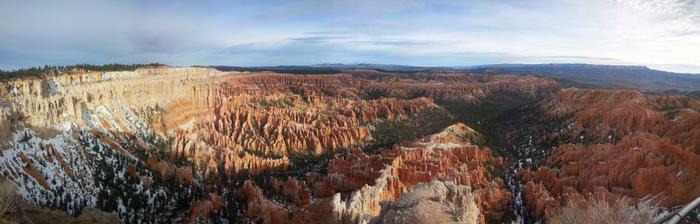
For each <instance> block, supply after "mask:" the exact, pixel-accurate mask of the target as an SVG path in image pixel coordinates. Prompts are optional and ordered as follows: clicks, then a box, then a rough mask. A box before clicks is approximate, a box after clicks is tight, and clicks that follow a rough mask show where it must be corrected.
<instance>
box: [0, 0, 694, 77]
mask: <svg viewBox="0 0 700 224" xmlns="http://www.w3.org/2000/svg"><path fill="white" fill-rule="evenodd" d="M0 15H2V19H0V69H15V68H20V67H26V66H36V65H44V64H52V65H60V64H75V63H94V64H103V63H149V62H160V63H166V64H171V65H181V66H186V65H239V66H261V65H306V64H317V63H382V64H405V65H420V66H466V65H477V64H492V63H597V64H641V65H648V66H650V67H653V68H659V69H663V70H670V71H678V72H694V73H700V1H698V0H586V1H573V0H535V1H517V0H507V1H506V0H504V1H497V0H489V1H487V0H484V1H440V0H431V1H426V0H423V1H414V0H404V1H399V0H385V1H369V0H367V1H365V0H340V1H322V0H316V1H311V0H301V1H279V0H278V1H265V2H263V1H252V0H251V1H178V2H177V3H175V4H172V3H170V1H70V0H68V1H31V0H30V1H20V0H16V1H15V0H1V1H0Z"/></svg>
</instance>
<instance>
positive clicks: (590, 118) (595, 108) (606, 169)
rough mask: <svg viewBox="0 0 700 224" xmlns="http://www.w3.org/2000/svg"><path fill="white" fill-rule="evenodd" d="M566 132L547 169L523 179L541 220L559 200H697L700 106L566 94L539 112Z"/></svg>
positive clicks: (664, 99) (559, 134) (623, 94)
mask: <svg viewBox="0 0 700 224" xmlns="http://www.w3.org/2000/svg"><path fill="white" fill-rule="evenodd" d="M541 108H542V109H543V111H545V113H547V116H550V117H553V118H559V119H561V118H563V119H564V120H565V122H566V124H565V126H566V127H565V128H562V129H560V130H558V131H555V132H553V133H549V134H547V135H545V136H543V137H542V139H540V141H541V142H550V143H551V142H568V144H561V145H559V146H557V147H556V149H555V150H554V151H553V152H552V154H551V155H550V156H549V158H548V159H547V160H546V162H545V164H543V165H544V166H542V167H540V168H539V169H537V170H533V171H523V172H521V173H520V176H521V180H522V181H523V183H524V184H525V196H526V200H527V204H528V205H529V206H530V208H531V210H532V211H533V213H534V214H536V215H538V216H542V215H545V213H547V212H548V211H549V208H551V207H559V206H561V202H562V199H566V198H569V197H576V196H577V195H595V196H598V197H602V198H604V199H607V200H610V201H614V200H617V199H619V198H620V197H629V198H632V199H638V200H641V201H645V202H648V203H650V204H652V205H658V206H664V207H670V206H677V205H683V204H685V203H688V202H689V201H691V200H693V199H694V198H695V197H697V196H700V189H698V187H697V186H700V182H699V181H700V176H699V175H700V151H699V150H700V129H699V128H697V127H699V126H700V113H698V111H699V110H700V101H699V100H697V99H695V98H691V97H685V96H652V95H645V94H642V93H639V92H634V91H612V90H581V89H564V90H561V91H559V92H558V93H556V94H555V95H554V96H553V97H552V98H550V99H549V100H546V101H544V102H543V103H542V104H541Z"/></svg>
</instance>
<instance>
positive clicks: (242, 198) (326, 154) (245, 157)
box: [0, 67, 558, 223]
mask: <svg viewBox="0 0 700 224" xmlns="http://www.w3.org/2000/svg"><path fill="white" fill-rule="evenodd" d="M0 85H1V86H2V88H0V107H2V108H1V109H2V113H1V114H0V128H2V130H3V131H1V132H0V139H1V140H2V142H1V145H0V146H1V149H2V150H1V151H0V172H2V174H3V175H4V176H8V177H9V178H10V179H11V180H12V181H13V182H14V183H16V185H17V187H18V188H17V189H18V193H19V194H20V195H21V196H22V197H23V198H24V199H25V200H26V201H27V202H29V203H32V204H35V205H40V206H45V207H50V208H54V209H61V210H65V211H67V212H68V213H70V214H73V215H78V214H79V213H80V212H81V211H82V209H83V208H85V207H96V208H98V209H101V210H105V211H108V212H116V213H117V214H118V215H119V217H120V218H122V219H123V220H124V221H125V222H127V223H136V222H139V221H141V222H156V223H162V222H165V223H172V222H197V221H203V220H209V221H212V220H215V221H220V222H225V221H240V220H241V219H245V220H259V221H264V222H269V223H279V222H309V220H328V222H346V223H348V222H349V223H354V222H363V221H364V222H369V221H371V220H372V218H373V217H375V216H377V215H379V213H380V211H381V204H380V202H381V201H383V200H389V201H393V200H396V199H398V198H400V195H401V194H402V193H403V192H406V191H409V190H410V189H411V188H412V187H413V186H416V185H418V184H421V183H429V182H432V181H433V180H440V181H449V182H452V183H454V184H455V185H460V186H467V187H469V188H470V194H471V195H472V196H473V197H474V203H475V205H476V207H477V208H478V209H479V211H478V212H476V211H474V213H473V214H478V215H477V216H478V218H477V221H478V222H486V221H490V220H499V219H500V217H501V216H502V213H503V212H504V211H505V209H506V207H507V205H508V204H509V203H510V202H509V200H510V196H509V195H510V193H509V192H508V191H507V190H505V188H504V187H503V183H502V181H500V179H499V178H496V177H494V176H493V175H492V174H491V169H493V168H494V167H499V166H500V165H501V164H502V163H503V161H502V159H500V158H499V157H495V156H493V155H492V153H491V151H490V150H489V149H488V148H484V147H478V146H476V145H474V144H473V143H472V142H471V141H470V140H469V139H470V138H471V136H473V135H475V133H476V132H475V131H474V130H472V129H471V128H469V127H466V126H465V125H461V124H456V125H453V126H450V127H449V128H447V129H444V131H443V132H440V133H438V134H433V133H435V132H436V131H437V132H439V130H441V129H443V128H444V127H445V126H447V125H443V124H454V116H453V114H450V113H449V112H448V111H447V110H446V109H444V108H443V107H442V106H440V103H445V102H449V103H464V104H470V103H477V102H478V101H479V100H480V99H481V98H484V97H489V96H492V95H504V94H505V95H507V94H511V95H522V96H526V97H538V96H542V95H544V94H546V93H548V92H551V91H552V89H555V88H557V86H558V84H557V83H556V82H554V81H552V80H548V79H540V78H536V77H530V76H477V75H464V74H461V75H459V74H432V73H430V74H429V73H425V74H417V75H415V76H407V75H393V74H385V73H379V74H374V73H372V74H370V73H368V72H366V71H348V72H346V73H343V74H338V75H288V74H276V73H268V72H258V73H245V72H242V73H239V72H220V71H217V70H214V69H208V68H172V67H155V68H143V69H137V70H136V71H129V72H76V73H71V74H63V75H60V76H51V77H46V78H26V79H16V80H4V81H2V82H1V83H0ZM441 125H443V126H441ZM426 126H430V127H426ZM395 127H402V128H395ZM404 132H405V133H408V134H404ZM397 133H398V134H397ZM392 134H393V135H392ZM426 134H433V135H428V136H427V137H420V136H423V135H426ZM416 137H419V138H418V139H416ZM397 142H398V144H396V143H397ZM363 150H364V151H363ZM326 158H331V159H329V161H325V160H324V159H326ZM307 160H308V161H312V162H316V163H318V164H321V165H319V166H318V167H312V168H306V167H305V164H306V162H307ZM318 160H321V161H320V162H319V161H318ZM358 166H363V167H364V170H360V168H363V167H358ZM300 167H301V168H300ZM286 172H290V173H291V172H294V173H301V174H299V175H295V176H294V177H289V176H284V175H282V174H285V173H286ZM268 176H269V177H273V176H274V178H268ZM302 177H303V178H302ZM256 178H257V179H264V180H266V182H265V183H266V184H265V185H262V186H260V183H259V182H255V181H253V180H250V181H246V180H247V179H256ZM267 192H271V193H273V194H275V195H281V196H280V198H283V199H284V200H281V199H279V198H269V197H266V196H265V195H264V194H263V193H267ZM344 195H350V197H349V198H348V197H345V196H344ZM153 214H158V215H153ZM290 214H291V215H290ZM470 214H471V213H470ZM470 217H471V216H470ZM316 222H323V221H316Z"/></svg>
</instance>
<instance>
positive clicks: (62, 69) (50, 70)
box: [0, 63, 164, 79]
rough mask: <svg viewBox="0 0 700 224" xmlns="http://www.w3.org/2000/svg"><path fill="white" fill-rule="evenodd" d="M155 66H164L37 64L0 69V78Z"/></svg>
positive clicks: (153, 65)
mask: <svg viewBox="0 0 700 224" xmlns="http://www.w3.org/2000/svg"><path fill="white" fill-rule="evenodd" d="M157 66H164V64H159V63H151V64H104V65H91V64H76V65H59V66H50V65H44V66H43V67H42V66H39V67H29V68H20V69H17V70H13V71H5V70H0V79H11V78H23V77H44V76H53V75H59V74H63V73H66V72H68V71H72V70H85V71H99V72H109V71H134V70H136V69H137V68H142V67H157Z"/></svg>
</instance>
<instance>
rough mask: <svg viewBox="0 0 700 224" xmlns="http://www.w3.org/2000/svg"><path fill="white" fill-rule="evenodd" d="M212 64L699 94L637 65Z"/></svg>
mask: <svg viewBox="0 0 700 224" xmlns="http://www.w3.org/2000/svg"><path fill="white" fill-rule="evenodd" d="M212 67H213V68H216V69H219V70H224V71H276V72H285V73H293V74H303V73H309V74H324V73H325V74H335V73H340V72H342V71H343V70H347V69H377V70H385V71H393V72H420V71H436V70H445V71H457V72H466V73H486V74H531V75H537V76H542V77H548V78H553V79H557V80H560V81H563V82H568V83H571V84H573V85H579V86H594V87H598V88H623V89H637V90H640V91H644V92H655V93H665V92H671V93H674V92H678V91H680V92H686V93H691V95H698V92H700V74H690V73H675V72H667V71H661V70H656V69H651V68H648V67H646V66H636V65H596V64H492V65H476V66H453V67H425V66H408V65H387V64H366V63H360V64H339V63H325V64H315V65H307V66H262V67H234V66H212ZM693 92H694V93H693Z"/></svg>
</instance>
